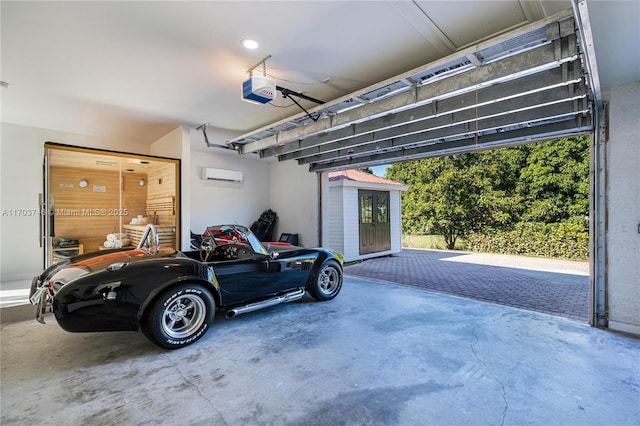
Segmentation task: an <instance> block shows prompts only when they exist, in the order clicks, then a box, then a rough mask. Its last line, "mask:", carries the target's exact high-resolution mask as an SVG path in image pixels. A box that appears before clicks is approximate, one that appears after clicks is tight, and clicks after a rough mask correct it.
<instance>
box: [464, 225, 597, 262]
mask: <svg viewBox="0 0 640 426" xmlns="http://www.w3.org/2000/svg"><path fill="white" fill-rule="evenodd" d="M465 247H466V249H467V250H471V251H478V252H489V253H504V254H517V255H524V256H543V257H558V258H565V259H575V260H587V259H588V258H589V232H588V231H587V230H586V229H585V224H583V223H580V222H579V221H577V220H573V221H568V222H562V223H552V224H544V223H530V222H527V223H519V224H517V225H516V227H515V229H514V230H512V231H495V230H494V231H487V232H483V233H474V234H471V235H468V236H467V237H466V238H465Z"/></svg>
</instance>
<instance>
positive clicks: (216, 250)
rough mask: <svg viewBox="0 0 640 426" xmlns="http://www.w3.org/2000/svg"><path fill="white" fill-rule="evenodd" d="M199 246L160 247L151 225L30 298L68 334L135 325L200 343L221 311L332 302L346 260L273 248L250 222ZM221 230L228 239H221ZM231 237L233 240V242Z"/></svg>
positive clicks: (59, 271)
mask: <svg viewBox="0 0 640 426" xmlns="http://www.w3.org/2000/svg"><path fill="white" fill-rule="evenodd" d="M211 228H214V229H216V230H217V231H218V232H216V233H210V236H205V237H204V239H203V242H202V248H201V249H200V250H195V251H188V252H181V251H177V250H174V249H173V248H166V247H159V244H158V238H157V233H156V232H155V228H154V227H153V225H148V226H147V229H146V232H145V236H144V237H143V239H142V240H141V242H140V244H139V245H138V248H137V249H135V250H109V251H102V252H95V253H88V254H85V255H81V256H77V257H74V258H71V259H67V260H64V261H61V262H59V263H56V264H54V265H52V266H50V267H49V268H47V269H46V270H45V271H44V272H43V273H42V274H41V275H39V276H37V277H35V278H34V279H33V282H32V284H31V294H30V300H31V303H33V304H34V305H36V306H37V312H36V318H37V319H38V321H40V322H42V323H44V315H45V312H46V311H47V307H51V308H52V310H53V313H54V315H55V317H56V320H57V321H58V324H59V325H60V326H61V327H62V328H63V329H65V330H67V331H73V332H83V331H119V330H137V329H138V328H141V329H142V331H143V332H144V334H145V335H146V336H147V337H148V338H149V339H150V340H151V341H152V342H154V343H156V344H157V345H159V346H162V347H164V348H169V349H175V348H180V347H183V346H186V345H189V344H191V343H193V342H195V341H197V340H198V339H200V338H201V337H202V336H204V334H205V333H206V332H207V330H208V329H209V326H210V325H211V323H212V321H213V318H214V315H215V312H216V309H220V310H223V311H225V312H226V317H227V318H233V317H234V316H235V315H237V314H242V313H246V312H251V311H255V310H257V309H261V308H265V307H268V306H273V305H276V304H278V303H286V302H291V301H294V300H298V299H301V298H302V297H303V296H304V294H305V292H308V293H309V294H310V295H311V296H312V297H313V298H314V299H316V300H320V301H323V300H330V299H333V298H334V297H336V296H337V295H338V293H339V292H340V288H341V287H342V256H341V255H340V254H339V253H333V252H331V251H329V250H325V249H322V248H315V249H307V248H301V247H294V246H291V247H283V246H277V247H276V248H277V250H278V251H273V250H267V248H265V247H264V245H262V244H261V243H260V242H259V241H258V239H257V238H256V237H255V235H253V233H252V232H251V231H250V230H249V229H248V228H246V227H243V226H238V225H223V226H217V227H211ZM215 235H220V236H222V237H223V238H216V237H215ZM229 235H233V236H234V238H229V237H228V236H229Z"/></svg>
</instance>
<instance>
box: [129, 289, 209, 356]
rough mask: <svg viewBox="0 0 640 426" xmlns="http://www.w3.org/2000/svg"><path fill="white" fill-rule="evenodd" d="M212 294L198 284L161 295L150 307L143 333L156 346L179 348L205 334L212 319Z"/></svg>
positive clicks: (144, 322) (143, 324)
mask: <svg viewBox="0 0 640 426" xmlns="http://www.w3.org/2000/svg"><path fill="white" fill-rule="evenodd" d="M215 311H216V303H215V300H214V299H213V296H212V295H211V293H210V292H209V291H208V290H207V289H205V288H204V287H202V286H201V285H199V284H183V285H180V286H177V287H172V288H171V289H169V290H167V291H165V292H164V293H162V294H160V296H158V297H157V298H156V300H155V301H154V302H153V304H152V305H151V306H150V307H149V310H148V312H147V314H146V315H145V316H144V320H143V322H142V324H141V328H142V332H143V333H144V334H145V336H147V338H149V340H151V341H152V342H153V343H155V344H156V345H158V346H161V347H163V348H167V349H178V348H182V347H185V346H188V345H190V344H192V343H194V342H196V341H197V340H199V339H200V338H202V336H204V335H205V333H206V332H207V331H208V330H209V327H210V326H211V323H212V322H213V318H214V316H215Z"/></svg>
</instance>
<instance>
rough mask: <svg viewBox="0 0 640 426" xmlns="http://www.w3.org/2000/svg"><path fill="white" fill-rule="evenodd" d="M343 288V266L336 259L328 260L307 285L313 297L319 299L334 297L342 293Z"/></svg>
mask: <svg viewBox="0 0 640 426" xmlns="http://www.w3.org/2000/svg"><path fill="white" fill-rule="evenodd" d="M341 288H342V268H340V265H339V264H338V262H336V261H335V260H327V261H326V262H325V263H324V264H323V265H322V266H321V267H320V270H319V271H318V273H317V274H316V275H315V276H314V277H313V279H312V281H311V282H310V283H309V284H308V285H307V291H308V292H309V294H310V295H311V297H313V298H314V299H316V300H318V301H324V300H331V299H333V298H334V297H336V296H337V295H338V293H340V289H341Z"/></svg>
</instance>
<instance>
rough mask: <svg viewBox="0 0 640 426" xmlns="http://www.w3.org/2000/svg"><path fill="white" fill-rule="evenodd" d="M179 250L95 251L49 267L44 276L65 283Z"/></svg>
mask: <svg viewBox="0 0 640 426" xmlns="http://www.w3.org/2000/svg"><path fill="white" fill-rule="evenodd" d="M176 253H177V252H176V250H174V249H173V248H169V247H161V248H160V249H159V250H158V252H156V253H154V254H149V253H148V252H147V251H144V250H137V249H136V250H118V251H109V252H104V253H103V252H94V253H89V254H87V255H82V256H78V257H75V258H72V259H71V260H70V261H68V262H63V263H58V264H57V265H54V267H52V268H49V269H47V271H45V273H44V274H43V276H42V280H43V282H47V281H48V282H49V283H50V284H56V285H58V286H59V285H64V284H66V283H68V282H70V281H73V280H76V279H78V278H80V277H83V276H85V275H88V274H91V273H94V272H99V271H103V270H106V269H107V268H108V267H109V266H111V265H114V264H118V263H126V264H128V263H133V262H140V261H144V260H149V259H157V258H161V257H169V256H173V255H175V254H176Z"/></svg>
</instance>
